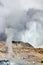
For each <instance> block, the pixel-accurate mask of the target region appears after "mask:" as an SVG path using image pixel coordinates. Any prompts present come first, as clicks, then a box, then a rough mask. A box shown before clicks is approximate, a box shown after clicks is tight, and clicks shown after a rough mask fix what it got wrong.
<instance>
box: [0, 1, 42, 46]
mask: <svg viewBox="0 0 43 65" xmlns="http://www.w3.org/2000/svg"><path fill="white" fill-rule="evenodd" d="M27 12H28V13H29V14H28V15H27ZM34 19H35V21H34ZM39 19H40V20H39ZM36 20H37V22H36ZM7 26H10V27H11V28H12V29H13V30H12V29H11V30H10V32H12V33H13V40H19V41H20V40H21V41H25V42H29V43H30V44H32V45H33V46H34V47H43V39H42V38H43V27H42V26H43V0H0V35H1V33H5V29H6V27H7ZM4 35H5V34H4ZM4 35H3V36H2V37H1V36H0V37H1V38H0V41H3V40H4V41H5V40H6V39H3V38H6V37H5V36H6V35H5V36H4Z"/></svg>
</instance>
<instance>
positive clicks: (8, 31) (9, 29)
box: [5, 27, 13, 59]
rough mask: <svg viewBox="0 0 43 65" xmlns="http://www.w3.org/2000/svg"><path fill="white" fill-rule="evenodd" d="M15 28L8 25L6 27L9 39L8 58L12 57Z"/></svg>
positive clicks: (7, 43) (7, 42)
mask: <svg viewBox="0 0 43 65" xmlns="http://www.w3.org/2000/svg"><path fill="white" fill-rule="evenodd" d="M12 30H13V29H12V28H11V27H6V29H5V32H6V35H7V40H6V45H7V47H8V56H7V58H8V59H10V58H12V55H11V54H12V52H13V50H12V38H13V31H12Z"/></svg>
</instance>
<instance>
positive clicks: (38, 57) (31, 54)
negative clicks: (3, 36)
mask: <svg viewBox="0 0 43 65" xmlns="http://www.w3.org/2000/svg"><path fill="white" fill-rule="evenodd" d="M12 48H13V53H12V54H11V55H12V59H13V61H15V62H16V61H20V59H21V60H24V61H27V62H33V61H34V62H39V63H41V62H42V61H43V48H34V47H33V46H32V45H30V44H29V43H25V42H21V41H13V42H12ZM7 49H8V48H7V46H6V43H5V42H0V59H4V58H6V57H7V53H8V52H7V51H8V50H7Z"/></svg>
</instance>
